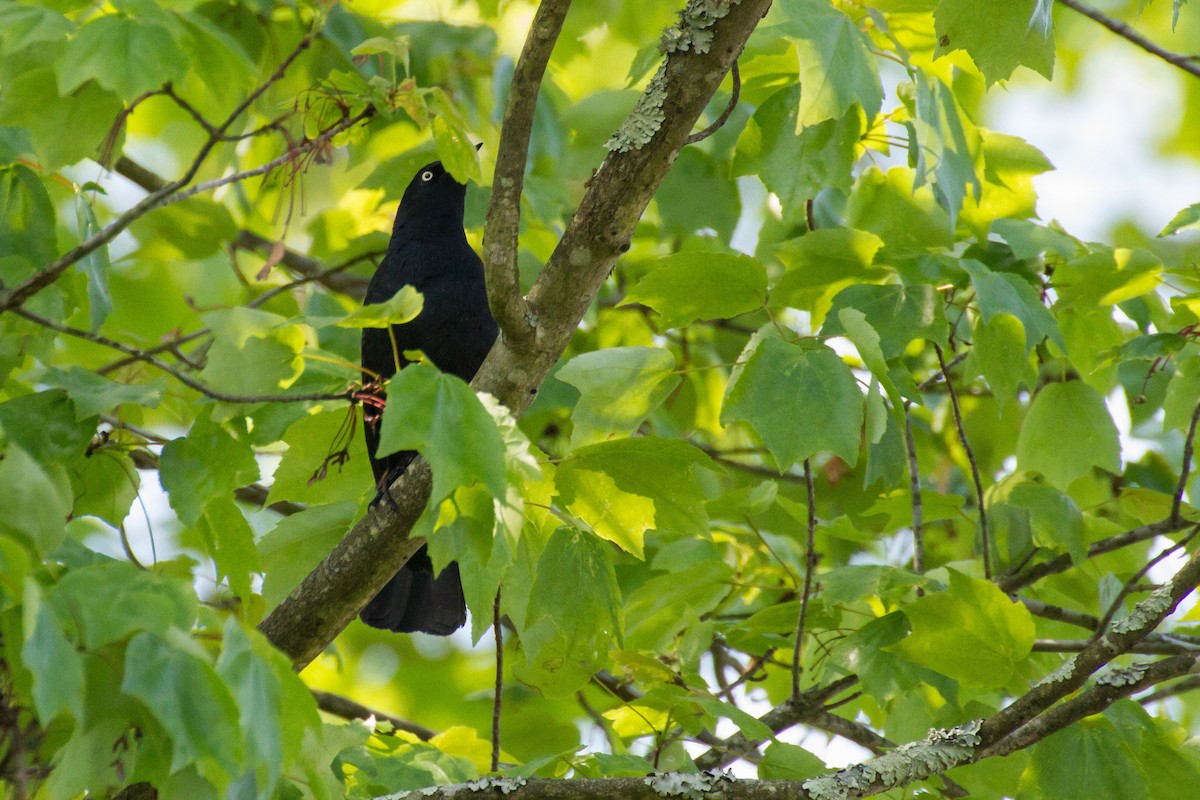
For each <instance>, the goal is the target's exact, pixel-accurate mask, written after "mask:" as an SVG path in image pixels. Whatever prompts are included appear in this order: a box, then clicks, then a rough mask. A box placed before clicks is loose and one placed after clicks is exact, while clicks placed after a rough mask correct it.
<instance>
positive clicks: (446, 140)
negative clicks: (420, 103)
mask: <svg viewBox="0 0 1200 800" xmlns="http://www.w3.org/2000/svg"><path fill="white" fill-rule="evenodd" d="M430 97H431V100H432V106H433V110H434V111H435V112H436V114H437V116H435V117H434V118H433V141H434V144H436V145H437V154H438V159H439V160H441V162H442V166H444V167H445V168H446V172H449V173H450V175H451V176H452V177H453V178H454V180H456V181H458V182H459V183H467V182H468V181H474V182H476V183H479V182H480V181H481V180H482V179H483V172H482V170H480V168H479V151H477V150H476V149H475V145H474V143H473V142H471V139H470V137H469V136H468V133H467V132H468V128H469V127H470V125H469V123H468V122H467V120H466V118H465V117H464V116H463V115H462V112H461V111H460V110H459V109H458V107H456V106H455V105H454V103H453V102H451V100H450V98H449V97H447V96H446V93H445V92H443V91H440V90H435V91H433V92H432V93H431V94H430Z"/></svg>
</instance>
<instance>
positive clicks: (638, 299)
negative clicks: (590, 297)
mask: <svg viewBox="0 0 1200 800" xmlns="http://www.w3.org/2000/svg"><path fill="white" fill-rule="evenodd" d="M766 295H767V271H766V269H765V268H764V267H763V265H762V264H761V263H759V261H758V260H757V259H755V258H751V257H750V256H745V255H740V254H728V253H706V252H687V253H677V254H675V255H671V256H667V257H666V258H662V259H659V260H658V261H656V262H654V263H653V264H651V265H650V269H649V271H648V272H647V273H646V276H645V277H644V278H642V279H641V280H640V281H638V283H637V285H636V286H634V287H633V288H632V289H630V290H629V292H628V294H627V295H626V296H625V300H623V301H622V302H621V305H623V306H625V305H630V304H631V303H641V304H642V305H647V306H650V307H651V308H653V309H654V310H655V311H657V312H658V313H659V314H661V315H662V327H664V328H682V327H684V326H685V325H690V324H691V323H693V322H695V321H697V320H704V319H731V318H733V317H736V316H737V315H738V314H744V313H746V312H748V311H754V310H755V309H758V308H761V307H762V305H763V303H764V302H765V301H766Z"/></svg>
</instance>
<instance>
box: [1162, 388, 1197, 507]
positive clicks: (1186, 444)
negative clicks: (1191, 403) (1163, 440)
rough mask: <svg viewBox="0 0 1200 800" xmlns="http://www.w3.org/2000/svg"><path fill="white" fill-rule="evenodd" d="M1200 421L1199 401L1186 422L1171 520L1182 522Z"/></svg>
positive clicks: (1172, 502) (1172, 499)
mask: <svg viewBox="0 0 1200 800" xmlns="http://www.w3.org/2000/svg"><path fill="white" fill-rule="evenodd" d="M1197 422H1200V403H1197V404H1196V408H1195V410H1194V411H1192V419H1191V421H1190V422H1189V423H1188V430H1187V438H1185V439H1184V440H1183V458H1182V459H1181V460H1180V461H1181V463H1180V465H1179V483H1177V484H1175V493H1174V495H1173V496H1172V498H1171V516H1170V518H1169V519H1170V520H1171V522H1176V523H1178V522H1182V521H1183V516H1182V513H1181V511H1182V509H1183V495H1184V493H1185V492H1187V483H1188V478H1189V477H1190V476H1191V472H1192V453H1193V451H1194V448H1195V446H1196V424H1197Z"/></svg>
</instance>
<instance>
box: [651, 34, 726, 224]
mask: <svg viewBox="0 0 1200 800" xmlns="http://www.w3.org/2000/svg"><path fill="white" fill-rule="evenodd" d="M655 55H658V52H657V50H656V51H655ZM654 203H655V205H656V206H658V215H659V217H660V218H661V219H662V223H663V228H664V230H665V231H666V232H668V233H671V234H673V235H676V236H680V237H685V236H689V235H691V234H693V233H695V232H696V231H699V230H704V229H706V228H711V229H712V230H715V231H716V232H717V235H718V236H719V237H720V238H721V240H722V241H728V240H729V237H730V236H732V235H733V229H734V228H735V227H736V225H737V221H738V218H739V217H741V213H742V202H741V197H740V196H739V194H738V186H737V182H736V181H735V180H734V179H733V176H732V175H731V174H730V169H729V162H728V161H726V160H724V159H716V158H713V157H712V156H711V155H709V154H708V153H706V152H704V151H703V150H701V149H700V148H698V147H687V148H684V149H683V150H682V151H680V153H679V156H678V158H676V159H675V163H674V164H673V165H672V166H671V171H670V172H668V173H667V176H666V177H665V178H663V182H662V184H660V185H659V187H658V191H657V192H655V193H654Z"/></svg>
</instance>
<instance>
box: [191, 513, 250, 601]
mask: <svg viewBox="0 0 1200 800" xmlns="http://www.w3.org/2000/svg"><path fill="white" fill-rule="evenodd" d="M196 530H197V531H198V532H199V533H200V536H201V537H203V539H204V542H205V544H206V545H207V546H208V552H209V555H211V556H212V558H213V561H214V562H215V563H216V565H217V580H218V581H219V580H221V578H227V579H228V580H229V589H230V591H231V592H233V594H234V596H236V597H240V598H242V600H249V599H250V574H251V573H253V572H259V571H261V570H262V567H261V566H260V565H259V559H258V550H257V548H255V546H254V531H252V530H251V529H250V523H249V522H247V521H246V518H245V517H244V516H243V515H242V512H241V511H240V510H239V509H238V507H237V504H236V503H234V502H233V497H232V496H220V495H218V496H217V497H214V498H212V499H211V500H210V501H209V502H208V504H207V505H205V507H204V513H203V514H202V515H201V516H200V518H199V519H198V520H197V521H196Z"/></svg>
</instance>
